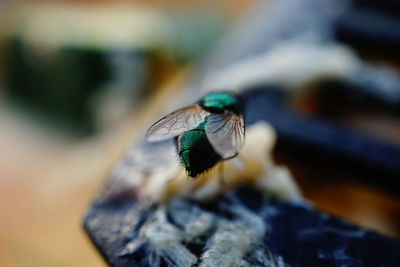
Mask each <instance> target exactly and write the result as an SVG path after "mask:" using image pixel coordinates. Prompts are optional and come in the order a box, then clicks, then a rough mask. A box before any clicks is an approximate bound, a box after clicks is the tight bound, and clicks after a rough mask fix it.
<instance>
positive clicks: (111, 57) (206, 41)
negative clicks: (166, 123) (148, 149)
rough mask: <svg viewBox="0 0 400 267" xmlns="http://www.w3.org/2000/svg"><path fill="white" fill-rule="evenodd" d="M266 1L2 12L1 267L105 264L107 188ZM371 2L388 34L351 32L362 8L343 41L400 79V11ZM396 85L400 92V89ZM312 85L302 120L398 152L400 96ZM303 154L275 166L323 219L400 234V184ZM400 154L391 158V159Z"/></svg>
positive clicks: (73, 5)
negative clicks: (92, 231) (88, 231)
mask: <svg viewBox="0 0 400 267" xmlns="http://www.w3.org/2000/svg"><path fill="white" fill-rule="evenodd" d="M256 2H258V1H255V0H254V1H235V2H234V3H232V1H228V0H221V1H204V0H203V1H179V0H176V1H173V0H170V1H118V0H114V1H112V0H103V1H100V0H98V1H96V0H86V1H82V0H70V1H39V0H37V1H32V0H30V1H17V0H13V1H4V0H3V1H1V2H0V82H1V83H0V147H1V151H2V152H1V154H0V196H1V199H2V200H1V202H0V214H1V220H0V266H103V265H104V263H103V261H102V259H101V257H100V255H99V254H98V253H97V252H96V251H95V249H94V247H92V245H91V243H90V241H89V239H88V238H87V237H86V235H85V234H84V232H83V229H82V226H81V223H82V218H83V215H84V213H85V211H86V210H87V209H88V207H89V205H90V203H91V200H92V198H93V197H94V194H95V192H96V191H98V190H99V189H100V188H101V187H102V185H103V184H104V182H105V179H106V178H107V174H108V172H109V170H110V168H111V167H112V166H113V164H114V163H115V162H116V160H118V159H119V158H121V157H122V156H123V154H124V152H125V151H126V150H127V148H128V147H129V146H130V145H131V144H132V142H134V140H135V139H137V138H138V137H140V136H142V135H143V133H144V131H145V130H146V129H147V127H148V126H149V124H150V123H151V121H152V120H154V119H155V118H157V117H158V116H159V115H160V114H163V113H164V111H165V106H168V105H169V104H168V103H169V101H170V100H171V98H174V97H175V96H176V95H178V94H180V93H181V92H182V91H183V90H184V88H187V87H188V84H191V83H194V82H193V77H194V76H195V74H196V73H197V72H198V70H199V69H201V67H199V66H203V65H204V64H205V65H207V64H206V63H205V62H209V61H210V60H208V61H207V60H205V59H206V58H210V57H211V58H213V56H212V55H215V53H217V54H218V51H220V49H221V48H220V47H221V43H223V44H225V45H226V41H225V43H224V42H222V40H223V39H224V38H225V36H226V35H228V34H229V33H231V32H232V31H235V29H236V25H237V24H238V23H239V22H240V21H242V20H243V19H244V17H245V15H246V14H247V12H249V10H252V9H254V5H255V4H256ZM271 2H273V1H271ZM354 2H363V1H354ZM364 2H365V3H366V5H367V7H368V10H370V11H374V12H375V11H376V10H379V14H378V15H379V16H378V19H377V21H378V22H377V23H375V24H373V25H378V26H376V27H375V28H374V27H370V26H368V27H367V28H369V29H370V30H371V31H373V33H375V34H377V36H380V38H382V40H383V41H382V42H381V43H380V45H374V44H373V42H369V41H368V38H367V37H368V36H369V35H368V34H370V33H369V32H367V33H364V35H363V32H362V31H361V33H360V31H356V33H354V34H349V33H351V29H350V30H349V29H348V28H346V27H345V26H343V25H350V26H352V25H356V26H357V23H361V22H362V19H363V18H364V17H362V16H363V15H365V13H361V15H360V14H359V13H357V12H358V10H364V11H365V9H361V8H360V9H357V5H355V8H354V9H353V10H355V13H354V16H352V17H354V18H359V17H357V16H356V15H360V16H361V19H358V20H357V19H355V20H352V19H350V18H348V17H346V16H344V17H342V20H341V23H342V24H343V25H341V24H340V23H339V24H338V26H337V27H338V29H339V30H338V34H337V35H336V36H335V38H337V40H338V42H344V43H346V46H348V49H350V51H352V53H354V55H356V57H357V58H358V59H359V60H360V62H364V61H368V62H370V63H371V64H373V65H374V66H375V64H379V65H380V66H381V65H384V66H385V70H386V69H390V71H389V72H390V75H389V76H390V77H392V78H390V77H389V78H388V79H389V80H391V79H392V80H393V81H397V79H398V77H399V76H398V75H399V74H398V71H399V66H400V65H399V63H400V55H399V54H398V51H399V50H398V49H396V48H399V43H400V41H399V40H400V39H399V36H398V34H399V33H398V32H397V33H396V32H393V31H390V30H391V29H398V28H396V27H394V26H393V25H400V24H396V23H400V19H399V18H398V17H397V15H398V14H399V13H397V11H396V10H397V9H395V8H393V9H390V8H389V9H388V8H387V6H386V8H385V4H382V3H389V2H390V0H387V1H383V2H382V3H381V4H382V6H380V7H379V8H377V7H376V5H375V4H376V2H374V1H364ZM371 3H372V4H371ZM363 4H364V3H363ZM373 14H375V13H373ZM352 17H351V18H352ZM382 18H384V19H382ZM346 19H347V21H346ZM372 21H373V22H374V20H372ZM388 21H389V22H390V23H389V22H388ZM351 23H353V24H351ZM340 27H342V28H343V27H344V30H340V29H342V28H340ZM390 27H394V28H390ZM278 28H279V27H278ZM355 28H356V29H359V28H357V27H355ZM361 28H362V27H361ZM251 30H252V29H248V31H251ZM384 32H386V33H387V35H384V34H383V35H382V34H381V33H384ZM373 33H372V34H373ZM396 34H397V35H396ZM366 36H367V37H366ZM382 36H383V37H382ZM387 36H389V37H390V36H391V37H392V38H388V37H387ZM243 38H247V37H243ZM385 38H386V39H385ZM232 45H234V44H232ZM393 51H395V52H393ZM302 52H303V51H298V53H302ZM210 55H211V56H210ZM211 61H212V60H211ZM370 63H368V64H370ZM367 70H368V71H370V72H373V73H375V72H379V71H380V70H381V69H379V68H377V69H374V68H372V69H370V68H368V69H367ZM367 70H366V71H365V73H366V76H365V77H366V78H365V77H364V76H362V77H359V78H360V79H361V80H362V79H363V78H365V79H366V80H367V81H366V82H364V83H363V84H364V85H365V88H370V87H371V88H372V87H373V88H375V87H378V88H380V85H379V82H378V85H375V83H374V81H376V80H379V79H378V78H377V79H375V80H374V79H373V81H372V82H370V81H369V80H368V77H375V76H374V75H372V76H369V73H368V72H367ZM250 71H251V70H250ZM385 73H386V72H385ZM379 77H381V78H380V79H381V80H382V79H383V82H384V83H385V81H386V80H385V77H386V76H385V75H383V76H379ZM382 77H383V78H382ZM393 77H395V78H393ZM357 79H358V78H357ZM397 85H400V83H399V84H395V85H393V86H389V87H390V88H392V87H393V88H397V89H396V90H397V92H400V87H399V86H397ZM302 87H303V88H305V89H304V90H301V91H300V92H301V93H297V94H295V96H294V97H292V96H291V97H289V98H290V101H288V102H289V104H290V110H291V112H292V113H295V114H296V115H298V116H302V117H306V118H317V119H318V121H319V122H321V123H332V125H339V126H338V127H339V128H338V129H340V127H345V128H346V129H351V130H352V131H354V132H355V133H356V134H358V133H368V134H367V136H368V137H371V140H379V142H383V143H384V144H388V147H390V149H392V148H393V151H395V152H396V151H398V150H399V146H400V118H399V114H400V106H399V103H400V102H396V101H398V99H397V98H396V97H397V95H399V94H393V95H394V96H393V97H390V96H388V95H390V94H386V95H385V101H383V100H379V99H380V98H379V97H375V98H374V97H372V96H373V94H368V93H365V92H366V91H363V92H362V93H360V92H359V91H358V90H356V89H354V88H352V87H351V88H350V89H349V86H348V84H347V83H346V84H344V83H342V81H339V82H338V81H337V80H332V79H330V80H329V83H328V82H326V83H324V86H323V87H324V90H317V89H315V90H314V88H315V87H318V88H320V87H321V86H315V83H310V84H307V85H306V86H302ZM383 87H385V86H383ZM310 88H312V89H313V90H311V89H310ZM385 88H386V87H385ZM353 89H354V90H353ZM367 91H368V90H367ZM371 95H372V96H371ZM376 99H378V100H379V101H378V100H376ZM173 107H174V106H173ZM173 107H172V109H173ZM371 142H373V141H371ZM296 151H297V150H296V149H294V148H293V146H291V144H288V143H285V142H284V139H283V142H280V143H279V144H278V147H277V149H276V151H275V158H276V160H277V161H278V162H279V163H280V164H284V165H288V167H289V168H290V169H291V171H292V172H293V174H294V176H295V178H296V181H297V182H298V183H299V184H300V186H301V188H302V190H303V192H304V194H305V196H306V197H307V198H308V199H310V200H311V201H312V202H313V203H314V204H315V206H316V207H317V208H318V209H320V210H322V211H325V212H329V213H332V214H334V215H337V216H340V217H343V218H346V219H348V220H350V221H352V222H354V223H357V224H359V225H362V226H364V227H368V228H371V229H373V230H376V231H379V232H381V233H384V234H387V235H389V236H393V237H400V201H399V198H400V195H399V188H398V185H399V182H398V178H400V176H397V174H396V173H395V174H393V173H391V175H386V174H382V175H383V176H385V177H386V176H388V177H391V178H390V179H392V180H390V179H389V178H387V179H381V176H380V173H379V170H378V171H376V172H375V173H376V174H374V176H373V178H371V177H369V176H368V175H366V174H365V173H363V172H359V171H358V170H354V169H358V168H360V167H352V166H342V165H341V164H339V165H340V166H339V165H338V164H335V157H333V159H332V158H324V157H321V155H320V154H313V153H314V152H312V151H311V152H309V154H307V155H306V156H305V155H304V154H301V153H299V152H297V153H296ZM391 151H392V150H391ZM368 153H370V152H368ZM371 153H373V151H372V152H371ZM387 155H388V154H379V155H378V156H379V157H380V158H379V160H382V161H386V160H387V161H390V160H392V159H390V158H385V157H386V156H387ZM390 155H397V156H399V155H400V154H398V153H397V154H396V153H393V154H390ZM336 156H337V157H340V155H336ZM358 166H361V165H358ZM399 167H400V166H399ZM361 169H362V167H361ZM367 176H368V177H367ZM371 180H372V181H371ZM381 181H382V182H381ZM388 181H393V183H392V184H390V182H388Z"/></svg>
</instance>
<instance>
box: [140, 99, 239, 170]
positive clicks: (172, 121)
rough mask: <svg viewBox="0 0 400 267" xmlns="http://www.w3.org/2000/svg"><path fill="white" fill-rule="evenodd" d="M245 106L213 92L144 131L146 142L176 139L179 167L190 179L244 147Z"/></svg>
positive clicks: (237, 100) (232, 155)
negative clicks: (184, 170)
mask: <svg viewBox="0 0 400 267" xmlns="http://www.w3.org/2000/svg"><path fill="white" fill-rule="evenodd" d="M243 113H244V102H243V100H242V99H241V97H240V96H238V95H236V94H234V93H231V92H212V93H209V94H207V95H205V96H204V97H203V98H202V99H200V101H198V102H197V103H195V104H194V105H192V106H188V107H185V108H182V109H179V110H177V111H174V112H172V113H170V114H169V115H167V116H165V117H163V118H162V119H160V120H159V121H157V122H156V123H154V124H153V125H152V126H151V127H150V128H149V130H148V131H147V135H146V137H147V140H149V141H161V140H164V139H168V138H172V137H175V138H176V139H175V140H176V146H177V152H178V155H179V158H180V160H181V163H182V164H183V166H184V167H185V169H186V172H187V173H188V175H189V176H191V177H197V176H198V175H199V174H201V173H203V172H204V171H206V170H209V169H211V168H212V167H214V166H215V165H216V164H217V163H218V162H219V161H221V160H227V159H231V158H234V157H236V156H237V155H238V153H239V150H240V148H241V147H242V146H243V144H244V137H245V125H244V119H243Z"/></svg>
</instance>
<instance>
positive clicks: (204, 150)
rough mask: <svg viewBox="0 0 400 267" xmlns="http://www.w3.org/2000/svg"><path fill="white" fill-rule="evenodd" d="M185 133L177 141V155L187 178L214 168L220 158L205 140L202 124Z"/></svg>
mask: <svg viewBox="0 0 400 267" xmlns="http://www.w3.org/2000/svg"><path fill="white" fill-rule="evenodd" d="M205 122H206V121H204V122H203V123H201V124H200V125H199V126H198V127H196V128H194V129H192V130H190V131H187V132H185V133H184V134H182V135H181V136H179V137H178V139H177V150H178V155H179V157H180V159H181V162H182V164H183V166H185V169H186V171H187V173H188V175H189V176H191V177H196V176H198V175H199V174H201V173H202V172H204V171H206V170H208V169H211V168H212V167H214V166H215V165H216V164H217V163H218V162H219V161H220V160H221V159H222V158H221V156H220V155H219V154H218V153H217V152H215V150H214V149H213V147H212V146H211V144H210V142H209V141H208V139H207V135H206V132H205V130H204V124H205Z"/></svg>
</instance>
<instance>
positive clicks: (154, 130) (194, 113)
mask: <svg viewBox="0 0 400 267" xmlns="http://www.w3.org/2000/svg"><path fill="white" fill-rule="evenodd" d="M207 115H208V112H207V111H205V110H203V109H202V108H201V107H200V106H199V105H193V106H189V107H185V108H182V109H179V110H177V111H174V112H172V113H170V114H168V115H167V116H165V117H164V118H162V119H160V120H159V121H157V122H155V123H154V124H153V125H152V126H150V128H149V130H148V131H147V134H146V138H147V140H149V141H151V142H155V141H161V140H164V139H168V138H172V137H175V136H178V135H180V134H182V133H184V132H185V131H188V130H191V129H193V128H196V127H197V126H198V125H199V124H200V123H201V122H203V120H204V118H205V117H206V116H207Z"/></svg>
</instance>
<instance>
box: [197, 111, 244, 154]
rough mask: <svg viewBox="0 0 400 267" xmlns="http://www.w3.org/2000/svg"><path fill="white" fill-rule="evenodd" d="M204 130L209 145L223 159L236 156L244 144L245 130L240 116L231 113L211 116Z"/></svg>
mask: <svg viewBox="0 0 400 267" xmlns="http://www.w3.org/2000/svg"><path fill="white" fill-rule="evenodd" d="M204 128H205V130H206V134H207V137H208V140H209V141H210V143H211V145H212V146H213V147H214V149H215V150H216V151H217V152H218V154H220V155H221V156H222V158H224V159H227V158H231V157H234V156H236V155H237V154H238V153H239V150H240V148H241V147H242V146H243V144H244V137H245V129H244V120H243V116H241V115H236V114H235V113H233V112H225V113H224V114H211V115H210V116H208V117H207V122H206V124H205V126H204Z"/></svg>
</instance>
